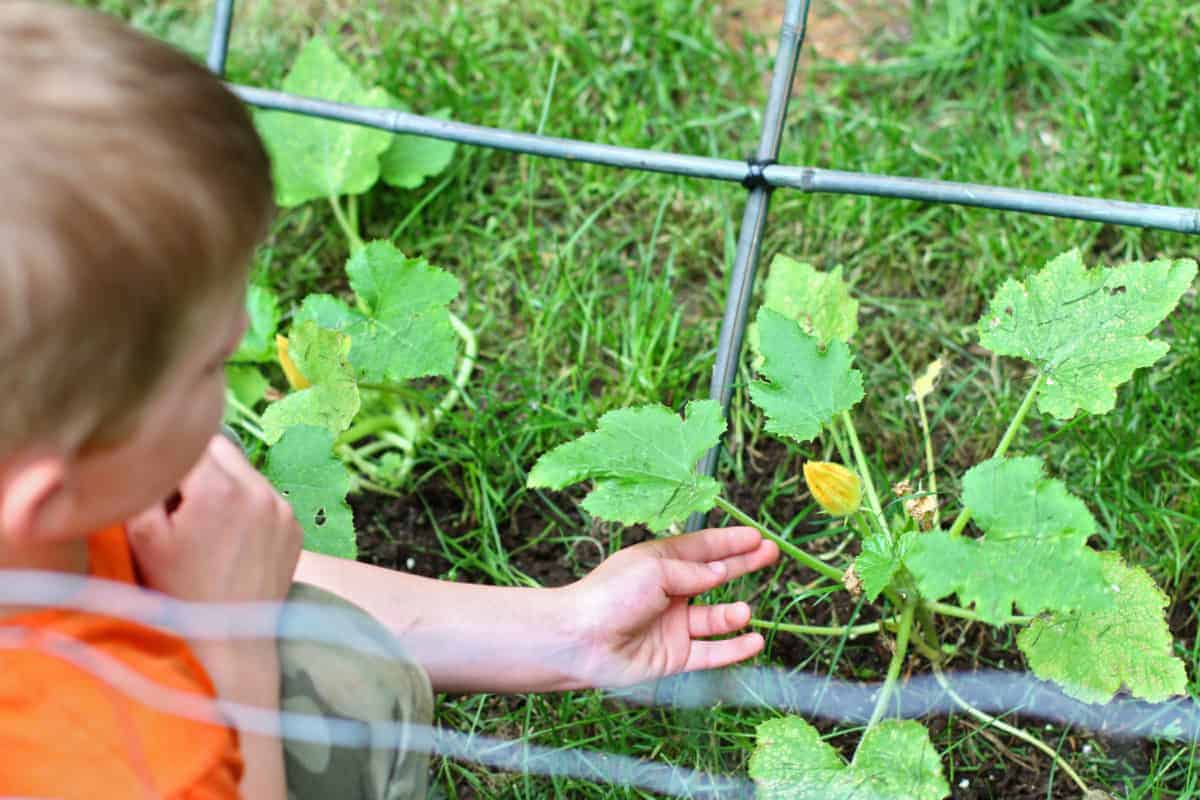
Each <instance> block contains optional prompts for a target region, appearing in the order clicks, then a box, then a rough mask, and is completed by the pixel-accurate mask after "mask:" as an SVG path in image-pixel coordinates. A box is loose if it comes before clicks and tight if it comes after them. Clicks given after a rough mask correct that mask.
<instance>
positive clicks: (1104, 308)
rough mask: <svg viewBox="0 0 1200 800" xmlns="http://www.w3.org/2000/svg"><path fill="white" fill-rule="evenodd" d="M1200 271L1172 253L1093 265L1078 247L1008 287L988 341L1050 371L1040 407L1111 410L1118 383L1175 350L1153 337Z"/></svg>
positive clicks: (988, 324)
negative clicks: (1174, 258) (1153, 258)
mask: <svg viewBox="0 0 1200 800" xmlns="http://www.w3.org/2000/svg"><path fill="white" fill-rule="evenodd" d="M1195 277H1196V262H1195V261H1192V260H1189V259H1180V260H1177V261H1171V260H1167V259H1163V260H1159V261H1150V262H1138V263H1131V264H1124V265H1122V266H1119V267H1113V268H1111V269H1088V268H1087V267H1086V266H1084V263H1083V259H1082V258H1081V256H1080V253H1079V251H1078V250H1071V251H1069V252H1066V253H1063V254H1062V255H1060V256H1058V257H1057V258H1055V259H1054V260H1052V261H1051V262H1050V263H1048V264H1047V265H1046V267H1045V268H1044V269H1043V270H1042V271H1041V272H1039V273H1037V274H1036V275H1034V276H1033V277H1031V278H1029V279H1028V280H1027V281H1025V282H1024V283H1020V282H1018V281H1015V280H1009V281H1007V282H1005V284H1004V285H1003V286H1002V287H1000V291H998V292H997V293H996V296H995V297H994V298H993V299H992V301H991V303H990V305H989V306H988V310H987V312H986V313H985V314H984V315H983V317H982V319H980V321H979V339H980V343H981V344H983V346H984V347H986V348H988V349H989V350H991V351H992V352H994V353H997V354H999V355H1004V356H1017V357H1018V358H1023V359H1025V360H1026V361H1030V362H1032V363H1034V364H1036V365H1037V366H1038V368H1039V369H1040V370H1041V371H1042V372H1043V373H1044V374H1045V375H1046V381H1045V384H1044V386H1043V387H1042V389H1041V392H1040V393H1039V395H1038V408H1039V409H1041V410H1042V411H1043V412H1045V413H1047V414H1052V415H1053V416H1055V417H1058V418H1059V419H1070V418H1071V417H1072V416H1074V415H1075V413H1076V412H1077V411H1079V410H1083V411H1086V412H1088V413H1090V414H1105V413H1107V412H1109V411H1111V410H1112V408H1113V404H1114V403H1115V401H1116V388H1117V387H1118V386H1120V385H1121V384H1122V383H1124V382H1125V381H1127V380H1129V378H1130V377H1131V376H1132V375H1133V373H1134V371H1135V370H1137V369H1139V368H1140V367H1146V366H1149V365H1151V364H1153V363H1154V362H1155V361H1157V360H1158V359H1160V358H1162V356H1163V355H1164V354H1165V353H1166V352H1167V350H1168V345H1167V343H1166V342H1163V341H1160V340H1156V339H1148V338H1146V334H1148V333H1150V331H1152V330H1153V329H1154V328H1155V326H1157V325H1158V324H1159V323H1160V322H1162V321H1163V319H1165V318H1166V316H1167V315H1168V314H1170V313H1171V311H1172V310H1173V309H1174V308H1175V306H1176V304H1178V302H1179V299H1180V297H1182V295H1183V293H1184V292H1185V291H1186V290H1187V288H1188V287H1189V286H1190V285H1191V283H1192V280H1193V279H1194V278H1195Z"/></svg>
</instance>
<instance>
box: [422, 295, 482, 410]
mask: <svg viewBox="0 0 1200 800" xmlns="http://www.w3.org/2000/svg"><path fill="white" fill-rule="evenodd" d="M450 325H451V326H453V328H454V332H455V333H457V334H458V336H459V338H461V339H462V340H463V358H462V363H461V364H460V365H459V367H458V373H457V374H456V375H455V376H454V385H453V386H451V387H450V391H448V392H446V395H445V396H444V397H443V398H442V401H441V402H440V403H438V404H437V407H436V408H435V409H433V414H432V417H431V420H430V422H429V427H430V428H433V427H434V426H435V425H437V423H438V420H440V419H441V418H442V416H444V415H445V413H446V412H447V411H449V410H450V409H452V408H454V404H455V403H457V402H458V398H459V396H460V395H461V394H462V391H463V389H465V388H466V386H467V381H469V380H470V379H471V372H472V371H473V370H474V369H475V359H476V358H477V357H478V356H479V340H478V339H477V338H476V336H475V331H473V330H471V327H470V326H469V325H467V324H466V323H465V322H463V321H462V320H461V319H459V318H458V316H457V315H455V314H450Z"/></svg>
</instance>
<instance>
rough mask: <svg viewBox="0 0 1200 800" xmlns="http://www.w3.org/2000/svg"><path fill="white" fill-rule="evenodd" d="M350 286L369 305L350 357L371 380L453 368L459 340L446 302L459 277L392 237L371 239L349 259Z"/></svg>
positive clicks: (440, 372)
mask: <svg viewBox="0 0 1200 800" xmlns="http://www.w3.org/2000/svg"><path fill="white" fill-rule="evenodd" d="M346 274H347V275H349V277H350V286H351V288H353V289H354V291H355V293H356V294H357V295H358V297H359V299H360V300H361V301H362V303H363V305H364V306H365V307H366V309H367V317H368V319H367V321H366V322H365V323H364V324H363V325H361V326H360V327H358V328H355V329H353V330H352V331H351V333H350V336H351V338H352V339H353V340H354V349H353V350H352V351H351V356H350V358H351V360H352V361H353V362H354V366H355V367H356V368H357V369H358V370H360V372H361V373H362V374H363V375H364V376H365V377H366V378H367V379H368V380H385V381H400V380H406V379H408V378H416V377H420V376H422V375H445V374H448V373H449V372H450V371H451V370H452V369H454V357H455V352H456V345H457V339H456V338H455V335H454V328H453V327H452V326H451V324H450V312H449V310H448V309H447V305H448V304H449V303H450V301H451V300H453V299H454V298H455V297H456V296H457V295H458V291H459V283H458V279H457V278H455V277H454V276H453V275H451V274H450V273H448V272H446V271H445V270H441V269H438V268H437V267H434V266H430V264H429V262H427V261H426V260H425V259H423V258H405V256H404V254H403V253H401V252H400V251H399V250H397V249H396V248H395V246H394V245H392V244H391V243H389V242H371V243H370V244H369V245H367V246H366V247H364V248H362V249H361V250H359V251H358V252H356V253H355V254H354V255H353V256H351V257H350V260H349V261H348V262H347V263H346Z"/></svg>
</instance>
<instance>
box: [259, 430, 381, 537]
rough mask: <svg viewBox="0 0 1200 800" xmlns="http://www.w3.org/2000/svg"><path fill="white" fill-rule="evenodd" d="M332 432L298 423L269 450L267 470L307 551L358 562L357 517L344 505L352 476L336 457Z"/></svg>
mask: <svg viewBox="0 0 1200 800" xmlns="http://www.w3.org/2000/svg"><path fill="white" fill-rule="evenodd" d="M332 450H333V434H332V433H330V432H329V431H328V430H326V429H325V428H315V427H312V426H310V425H297V426H294V427H291V428H288V429H287V430H286V431H284V433H283V436H282V437H281V438H280V439H279V441H278V442H277V443H276V444H275V445H274V446H273V447H272V448H271V449H270V450H268V451H267V463H266V467H265V468H264V470H263V472H264V474H265V475H266V476H267V478H269V479H270V481H271V483H273V484H274V485H275V488H277V489H278V490H279V491H280V493H281V494H282V495H283V496H284V497H286V498H287V500H288V502H289V503H290V504H291V506H292V510H293V512H295V514H296V519H297V520H299V521H300V525H301V527H303V528H304V549H305V550H311V551H313V552H315V553H324V554H326V555H331V556H339V557H341V558H354V557H355V556H356V555H357V552H358V548H357V546H356V544H355V540H354V516H353V514H352V513H351V512H350V506H348V505H347V504H346V493H347V492H349V491H350V475H349V474H348V473H347V472H346V467H345V466H344V465H343V464H342V462H341V461H339V460H338V459H337V458H335V457H334V456H333V452H332Z"/></svg>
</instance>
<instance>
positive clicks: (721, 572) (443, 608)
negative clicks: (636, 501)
mask: <svg viewBox="0 0 1200 800" xmlns="http://www.w3.org/2000/svg"><path fill="white" fill-rule="evenodd" d="M778 556H779V551H778V548H777V547H776V546H775V545H774V544H773V543H771V542H769V541H764V540H763V539H762V537H761V535H760V534H759V533H758V532H757V531H754V530H752V529H750V528H722V529H713V530H707V531H700V532H697V533H692V534H686V535H683V536H676V537H672V538H669V539H659V540H656V541H650V542H643V543H642V544H638V545H634V546H633V547H628V548H625V549H624V550H621V551H620V552H618V553H616V554H615V555H613V556H612V557H610V558H609V559H607V560H606V561H605V562H604V563H602V564H601V565H600V566H599V567H597V568H596V569H595V570H593V571H592V572H591V573H589V574H588V575H587V576H586V577H584V578H583V579H581V580H579V581H577V582H576V583H573V584H571V585H569V586H564V587H561V588H556V589H540V588H539V589H533V588H513V587H495V586H480V585H474V584H463V583H454V582H450V581H437V580H432V579H430V578H422V577H418V576H415V575H409V574H407V573H403V572H396V571H393V570H389V569H383V568H380V567H373V566H371V565H369V564H361V563H358V562H354V561H348V560H344V559H338V558H333V557H330V556H322V555H317V554H315V553H309V552H305V553H303V554H302V555H301V557H300V562H299V564H298V566H297V568H296V573H295V577H296V579H297V580H300V581H304V582H307V583H312V584H315V585H317V586H320V587H322V588H324V589H327V590H329V591H332V592H334V593H335V594H338V595H341V596H342V597H344V598H346V599H347V600H350V601H351V602H353V603H356V604H357V605H359V606H361V607H362V608H363V609H365V610H366V611H367V612H369V613H370V614H371V615H372V616H374V617H375V618H376V619H378V620H379V621H380V622H382V623H383V624H384V625H386V626H387V627H388V628H389V629H391V630H392V631H393V632H394V633H395V634H396V636H397V637H398V638H399V640H400V643H401V646H402V647H403V648H404V649H405V650H406V652H407V653H408V654H409V656H410V657H412V658H413V660H414V661H416V662H417V663H418V664H420V665H421V666H422V667H424V668H425V670H426V671H427V672H428V673H429V677H430V681H431V683H432V684H433V687H434V689H435V690H438V691H450V692H501V693H515V692H538V691H558V690H563V689H572V688H585V687H601V686H605V687H613V686H625V685H629V684H633V683H638V682H640V681H643V680H651V679H655V678H661V677H664V676H666V675H670V674H673V673H676V672H682V671H686V670H693V669H708V668H712V667H720V666H725V665H727V664H731V663H734V662H737V661H741V660H743V659H746V658H749V657H751V656H753V655H754V654H756V653H757V652H758V651H759V650H760V649H762V645H763V641H762V637H761V636H759V635H758V634H755V633H751V634H745V635H743V636H738V637H735V638H733V639H725V640H721V641H700V640H701V639H703V638H705V637H710V636H720V635H724V634H728V633H732V632H734V631H736V630H738V629H740V628H742V627H743V626H744V625H745V624H746V623H747V622H748V621H749V618H750V609H749V607H748V606H747V605H746V604H745V603H729V604H724V605H717V606H693V605H689V604H688V600H689V598H691V597H692V596H694V595H697V594H700V593H702V592H705V591H708V590H709V589H712V588H714V587H716V586H718V585H720V584H721V583H724V582H725V581H727V580H731V579H733V578H736V577H738V576H740V575H743V574H745V573H747V572H750V571H753V570H756V569H759V568H761V567H764V566H766V565H768V564H771V563H773V562H774V561H775V560H776V559H777V558H778ZM713 565H716V566H713Z"/></svg>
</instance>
